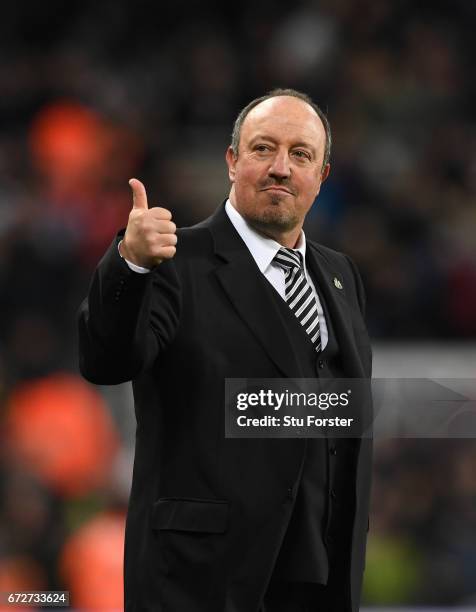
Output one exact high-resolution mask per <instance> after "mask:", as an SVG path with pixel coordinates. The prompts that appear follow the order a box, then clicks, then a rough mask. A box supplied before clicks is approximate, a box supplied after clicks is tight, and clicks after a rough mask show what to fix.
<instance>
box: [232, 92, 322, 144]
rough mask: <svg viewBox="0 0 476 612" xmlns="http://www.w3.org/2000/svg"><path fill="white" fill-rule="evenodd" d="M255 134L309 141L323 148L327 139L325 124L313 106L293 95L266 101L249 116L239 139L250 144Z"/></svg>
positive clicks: (280, 138)
mask: <svg viewBox="0 0 476 612" xmlns="http://www.w3.org/2000/svg"><path fill="white" fill-rule="evenodd" d="M258 135H261V136H269V137H271V138H274V139H279V140H289V141H292V140H296V141H299V142H309V144H310V145H312V146H314V147H316V148H319V147H320V146H322V147H323V146H324V143H325V137H326V133H325V129H324V125H323V124H322V121H321V119H320V117H319V116H318V114H317V113H316V111H315V110H314V109H313V108H312V106H309V104H307V102H304V100H301V99H299V98H294V97H292V96H277V97H274V98H269V99H268V100H265V101H264V102H261V103H260V104H258V105H257V106H255V107H254V108H253V109H252V110H251V111H250V112H249V113H248V115H247V116H246V118H245V120H244V122H243V125H242V127H241V139H242V141H243V142H249V141H250V140H252V139H253V138H255V137H256V136H258Z"/></svg>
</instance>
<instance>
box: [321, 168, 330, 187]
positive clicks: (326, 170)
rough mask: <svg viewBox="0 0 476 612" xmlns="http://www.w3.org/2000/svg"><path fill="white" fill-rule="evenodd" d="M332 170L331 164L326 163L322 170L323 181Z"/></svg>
mask: <svg viewBox="0 0 476 612" xmlns="http://www.w3.org/2000/svg"><path fill="white" fill-rule="evenodd" d="M330 171H331V165H330V164H326V165H325V166H324V168H323V170H322V172H321V183H323V182H324V181H325V180H326V178H327V177H328V176H329V172H330Z"/></svg>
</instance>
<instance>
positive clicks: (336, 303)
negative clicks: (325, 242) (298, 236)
mask: <svg viewBox="0 0 476 612" xmlns="http://www.w3.org/2000/svg"><path fill="white" fill-rule="evenodd" d="M307 244H308V247H309V248H308V249H307V252H306V260H307V263H308V264H309V267H310V269H311V273H312V274H313V276H314V278H315V279H316V281H317V288H318V290H319V291H320V293H321V294H322V296H323V298H324V300H325V303H326V305H327V309H328V311H329V313H330V316H331V318H332V325H333V328H334V330H335V334H336V338H337V342H338V344H339V347H340V354H341V359H342V365H343V366H344V372H345V374H346V376H349V377H357V378H360V377H364V370H363V367H362V363H361V360H360V357H359V353H358V350H357V347H356V345H355V341H354V332H353V327H352V319H351V311H350V308H351V307H350V305H349V301H348V296H347V294H346V285H345V282H344V281H343V279H342V274H341V273H340V272H339V271H337V270H336V269H334V268H333V266H332V265H331V263H330V262H329V260H328V259H327V257H326V256H325V255H324V254H323V253H322V251H320V250H319V248H318V247H317V246H315V245H314V244H310V243H309V241H308V243H307Z"/></svg>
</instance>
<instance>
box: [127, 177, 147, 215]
mask: <svg viewBox="0 0 476 612" xmlns="http://www.w3.org/2000/svg"><path fill="white" fill-rule="evenodd" d="M129 185H130V188H131V189H132V202H133V204H132V208H136V209H141V210H147V209H148V208H149V205H148V204H147V193H146V191H145V187H144V184H143V183H141V181H139V180H138V179H135V178H132V179H131V180H130V181H129Z"/></svg>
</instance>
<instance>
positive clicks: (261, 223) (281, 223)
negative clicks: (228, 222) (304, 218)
mask: <svg viewBox="0 0 476 612" xmlns="http://www.w3.org/2000/svg"><path fill="white" fill-rule="evenodd" d="M248 220H249V222H250V223H251V224H252V225H254V226H255V227H256V229H261V230H272V231H278V232H289V231H290V230H292V229H294V228H295V227H296V226H297V224H298V219H297V218H296V216H295V215H294V214H293V213H290V212H288V211H285V210H282V209H281V208H275V209H270V208H268V209H267V210H265V211H262V212H259V213H256V214H255V215H253V217H252V218H250V219H248Z"/></svg>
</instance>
